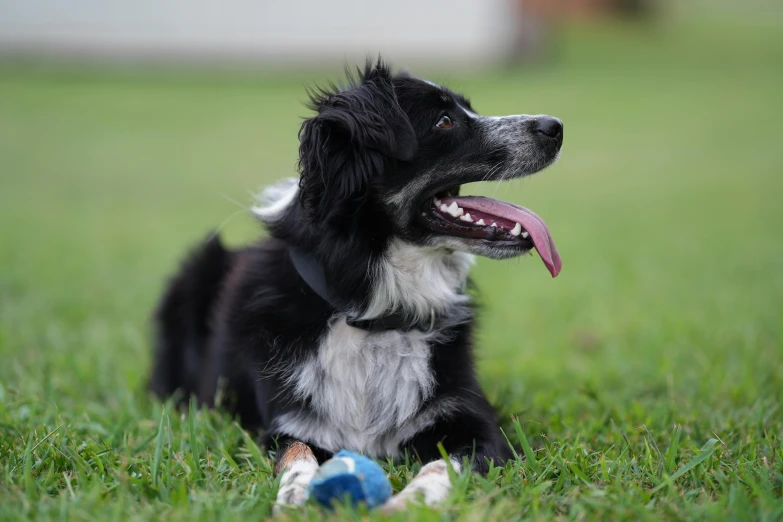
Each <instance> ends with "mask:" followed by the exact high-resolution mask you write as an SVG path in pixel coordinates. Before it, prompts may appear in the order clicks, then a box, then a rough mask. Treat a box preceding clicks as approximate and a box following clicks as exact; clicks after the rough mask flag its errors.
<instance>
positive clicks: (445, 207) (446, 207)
mask: <svg viewBox="0 0 783 522" xmlns="http://www.w3.org/2000/svg"><path fill="white" fill-rule="evenodd" d="M440 211H441V212H448V211H449V207H448V206H446V204H445V203H441V205H440Z"/></svg>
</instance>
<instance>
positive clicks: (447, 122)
mask: <svg viewBox="0 0 783 522" xmlns="http://www.w3.org/2000/svg"><path fill="white" fill-rule="evenodd" d="M435 126H436V127H438V128H441V129H450V128H452V127H453V126H454V122H453V121H451V118H449V117H448V116H446V115H445V114H444V115H443V116H441V117H440V119H439V120H438V123H437V124H436V125H435Z"/></svg>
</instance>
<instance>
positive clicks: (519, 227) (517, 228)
mask: <svg viewBox="0 0 783 522" xmlns="http://www.w3.org/2000/svg"><path fill="white" fill-rule="evenodd" d="M521 233H522V225H520V224H519V223H517V224H516V225H514V228H512V229H511V235H512V236H518V235H519V234H521Z"/></svg>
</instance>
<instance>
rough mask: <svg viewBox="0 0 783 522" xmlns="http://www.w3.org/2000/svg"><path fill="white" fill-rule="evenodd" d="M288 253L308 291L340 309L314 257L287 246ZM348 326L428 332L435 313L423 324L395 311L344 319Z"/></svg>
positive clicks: (432, 326) (322, 268)
mask: <svg viewBox="0 0 783 522" xmlns="http://www.w3.org/2000/svg"><path fill="white" fill-rule="evenodd" d="M288 253H289V254H290V256H291V261H292V262H293V264H294V268H295V269H296V271H297V273H298V274H299V277H301V278H302V280H303V281H304V282H305V283H306V284H307V286H309V287H310V289H311V290H312V291H313V292H315V293H316V294H318V296H319V297H320V298H321V299H323V300H324V301H326V303H327V304H329V305H330V306H331V307H332V308H335V309H337V310H339V309H340V308H341V307H340V306H339V305H338V304H337V302H336V301H335V299H334V297H333V296H332V295H331V293H330V292H329V285H328V284H327V282H326V274H325V273H324V267H323V265H321V263H320V262H319V261H318V260H317V259H316V258H315V256H313V255H311V254H308V253H306V252H303V251H302V250H300V249H298V248H296V247H293V246H289V247H288ZM346 322H347V323H348V325H350V326H353V327H354V328H360V329H362V330H367V331H368V332H385V331H388V330H402V331H405V332H409V331H411V330H422V331H424V332H429V331H432V330H433V329H435V324H436V322H437V321H436V317H435V311H434V310H431V311H430V317H429V320H428V321H426V324H425V323H413V324H411V322H410V319H409V317H408V316H407V315H406V314H404V313H403V312H401V311H396V312H393V313H391V314H387V315H382V316H380V317H376V318H375V319H353V318H348V319H346Z"/></svg>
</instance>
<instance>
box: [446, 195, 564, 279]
mask: <svg viewBox="0 0 783 522" xmlns="http://www.w3.org/2000/svg"><path fill="white" fill-rule="evenodd" d="M453 201H456V202H457V205H459V206H460V207H462V208H464V209H465V211H466V212H467V211H468V210H477V211H479V212H483V213H485V214H491V215H493V216H497V217H499V218H503V219H506V220H508V221H511V222H514V223H519V224H520V225H522V228H524V229H525V230H527V231H528V232H529V233H530V239H531V240H532V241H533V244H534V245H535V247H536V250H538V255H540V256H541V260H542V261H543V262H544V265H546V267H547V270H549V273H551V274H552V277H557V274H559V273H560V269H561V268H562V267H563V261H562V260H561V259H560V254H558V253H557V248H555V242H554V241H553V240H552V236H551V235H550V234H549V229H548V228H547V227H546V223H544V220H543V219H541V218H540V217H538V216H537V215H536V214H535V213H534V212H533V211H531V210H528V209H526V208H525V207H522V206H519V205H514V204H513V203H506V202H505V201H498V200H496V199H491V198H484V197H480V196H465V197H456V198H443V200H442V202H443V203H444V204H446V205H447V206H448V205H451V203H452V202H453Z"/></svg>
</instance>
